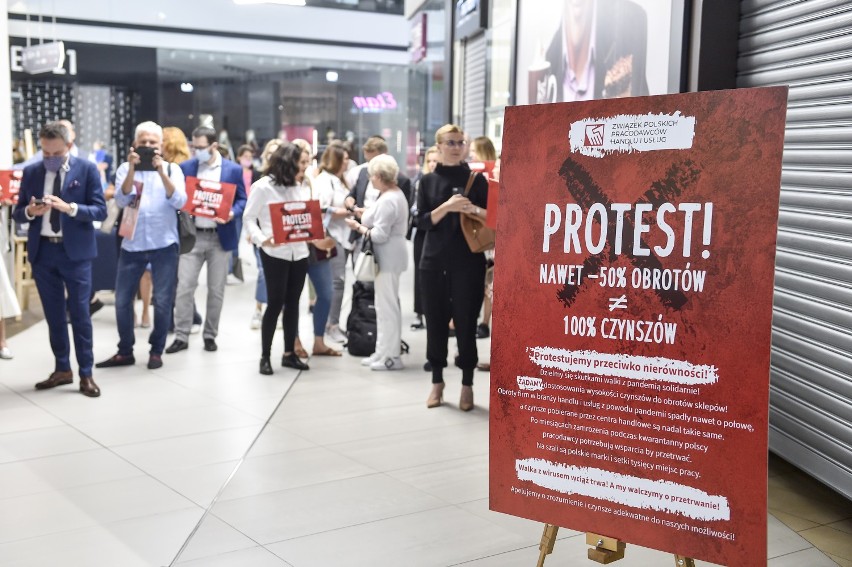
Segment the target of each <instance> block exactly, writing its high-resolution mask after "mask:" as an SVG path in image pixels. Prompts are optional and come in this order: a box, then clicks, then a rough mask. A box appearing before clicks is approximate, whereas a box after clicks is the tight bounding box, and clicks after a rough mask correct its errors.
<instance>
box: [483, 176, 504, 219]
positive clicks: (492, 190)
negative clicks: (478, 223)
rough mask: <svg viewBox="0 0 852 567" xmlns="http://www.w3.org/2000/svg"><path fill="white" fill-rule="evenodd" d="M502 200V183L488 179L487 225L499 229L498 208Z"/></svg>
mask: <svg viewBox="0 0 852 567" xmlns="http://www.w3.org/2000/svg"><path fill="white" fill-rule="evenodd" d="M499 199H500V181H499V180H498V179H493V178H490V177H489V178H488V209H487V211H488V212H487V213H485V224H486V225H488V226H490V227H491V228H493V229H495V230H496V229H497V206H498V203H499Z"/></svg>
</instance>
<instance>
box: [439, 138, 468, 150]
mask: <svg viewBox="0 0 852 567" xmlns="http://www.w3.org/2000/svg"><path fill="white" fill-rule="evenodd" d="M441 143H442V144H444V145H445V146H447V147H448V148H463V147H465V145H467V142H465V141H464V140H447V141H445V142H441Z"/></svg>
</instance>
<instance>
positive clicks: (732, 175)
mask: <svg viewBox="0 0 852 567" xmlns="http://www.w3.org/2000/svg"><path fill="white" fill-rule="evenodd" d="M786 106H787V88H786V87H772V88H763V89H737V90H730V91H717V92H701V93H688V94H675V95H666V96H652V97H638V98H622V99H612V100H596V101H589V102H578V103H565V104H562V103H558V104H548V105H539V106H518V107H509V108H507V109H506V120H505V135H504V137H503V155H502V162H501V165H502V168H501V169H502V171H501V181H502V183H503V184H504V185H505V187H504V189H505V190H504V191H502V192H501V193H500V208H501V210H502V211H503V213H501V215H500V217H499V219H498V223H497V233H498V234H497V238H498V240H499V241H500V262H499V263H500V269H499V270H497V272H496V273H495V282H494V320H493V331H492V351H491V352H492V356H491V379H492V383H491V401H490V402H491V403H490V477H489V479H490V507H491V509H492V510H496V511H500V512H505V513H508V514H512V515H515V516H521V517H525V518H530V519H533V520H537V521H540V522H545V523H549V524H554V525H558V526H563V527H566V528H571V529H576V530H581V531H587V532H592V533H599V534H603V535H607V536H610V537H614V538H617V539H619V540H621V541H624V542H626V543H635V544H639V545H643V546H647V547H652V548H656V549H660V550H663V551H668V552H671V553H677V554H679V555H681V556H685V557H692V558H696V559H702V560H706V561H710V562H713V563H720V564H725V565H738V566H740V567H743V566H745V567H757V566H761V567H765V565H766V542H767V534H766V528H767V526H766V518H767V509H766V499H767V450H768V447H767V445H768V441H767V440H768V402H769V352H770V338H771V320H772V295H773V278H774V259H775V242H776V229H777V220H778V203H779V194H780V183H781V155H782V151H783V142H784V121H785V113H786ZM530 140H536V143H534V144H531V143H530ZM545 150H546V151H545ZM509 211H511V214H508V212H509ZM628 553H629V548H628Z"/></svg>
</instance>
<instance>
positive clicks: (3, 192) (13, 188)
mask: <svg viewBox="0 0 852 567" xmlns="http://www.w3.org/2000/svg"><path fill="white" fill-rule="evenodd" d="M23 177H24V170H23V169H7V170H2V171H0V201H12V204H13V205H16V204H17V203H18V193H20V191H21V179H23Z"/></svg>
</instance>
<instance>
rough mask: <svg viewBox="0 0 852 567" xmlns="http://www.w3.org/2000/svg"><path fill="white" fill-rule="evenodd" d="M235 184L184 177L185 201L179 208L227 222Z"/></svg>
mask: <svg viewBox="0 0 852 567" xmlns="http://www.w3.org/2000/svg"><path fill="white" fill-rule="evenodd" d="M236 190H237V186H236V185H234V184H233V183H224V182H221V181H211V180H209V179H199V178H197V177H187V178H186V203H185V204H184V205H183V207H182V208H181V210H182V211H186V212H187V213H189V214H191V215H192V216H195V217H199V218H203V219H210V220H213V219H220V220H222V221H224V222H228V220H230V219H229V216H230V214H231V206H232V205H233V204H234V194H235V193H236Z"/></svg>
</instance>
